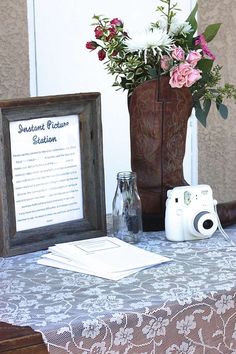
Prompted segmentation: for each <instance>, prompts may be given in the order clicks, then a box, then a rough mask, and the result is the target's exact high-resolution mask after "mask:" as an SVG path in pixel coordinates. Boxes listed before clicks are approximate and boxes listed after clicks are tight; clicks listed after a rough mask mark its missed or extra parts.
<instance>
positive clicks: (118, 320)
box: [110, 312, 125, 325]
mask: <svg viewBox="0 0 236 354" xmlns="http://www.w3.org/2000/svg"><path fill="white" fill-rule="evenodd" d="M124 317H125V316H124V315H123V314H122V313H120V312H116V313H114V314H113V315H112V317H111V319H110V322H116V323H117V324H119V325H120V324H121V323H122V320H123V319H124Z"/></svg>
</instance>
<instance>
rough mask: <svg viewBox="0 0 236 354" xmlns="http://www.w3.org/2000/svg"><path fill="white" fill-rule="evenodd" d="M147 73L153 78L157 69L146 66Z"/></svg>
mask: <svg viewBox="0 0 236 354" xmlns="http://www.w3.org/2000/svg"><path fill="white" fill-rule="evenodd" d="M148 74H149V75H150V77H151V78H153V79H154V78H156V77H157V71H156V69H155V68H148Z"/></svg>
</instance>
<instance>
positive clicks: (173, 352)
mask: <svg viewBox="0 0 236 354" xmlns="http://www.w3.org/2000/svg"><path fill="white" fill-rule="evenodd" d="M195 349H196V347H195V346H193V345H189V344H188V343H186V342H182V343H181V344H180V346H179V347H178V346H177V345H176V344H173V345H172V346H171V347H169V348H168V349H167V351H166V354H193V353H195Z"/></svg>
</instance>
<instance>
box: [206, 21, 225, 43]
mask: <svg viewBox="0 0 236 354" xmlns="http://www.w3.org/2000/svg"><path fill="white" fill-rule="evenodd" d="M220 26H221V23H214V24H212V25H209V26H207V28H206V29H205V31H204V33H203V35H204V37H205V39H206V41H207V42H210V41H212V39H213V38H215V36H216V34H217V32H218V31H219V29H220Z"/></svg>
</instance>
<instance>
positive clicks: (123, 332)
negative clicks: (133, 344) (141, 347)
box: [114, 327, 134, 345]
mask: <svg viewBox="0 0 236 354" xmlns="http://www.w3.org/2000/svg"><path fill="white" fill-rule="evenodd" d="M133 332H134V330H133V328H124V327H121V328H120V329H119V331H118V332H117V333H116V336H115V340H114V344H115V345H120V344H121V345H125V344H126V343H127V342H129V341H131V340H132V339H133Z"/></svg>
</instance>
